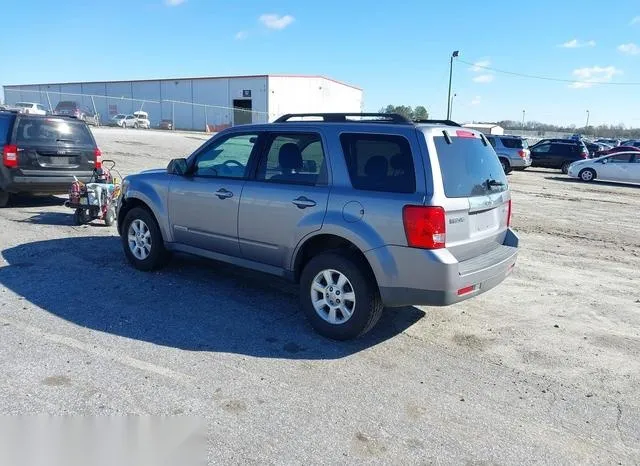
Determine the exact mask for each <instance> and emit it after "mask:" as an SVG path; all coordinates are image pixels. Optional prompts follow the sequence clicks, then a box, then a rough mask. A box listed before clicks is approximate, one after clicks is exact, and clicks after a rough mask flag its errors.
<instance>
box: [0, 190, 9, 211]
mask: <svg viewBox="0 0 640 466" xmlns="http://www.w3.org/2000/svg"><path fill="white" fill-rule="evenodd" d="M10 203H11V194H10V193H8V192H6V191H3V190H2V189H0V209H1V208H3V207H8V206H9V204H10Z"/></svg>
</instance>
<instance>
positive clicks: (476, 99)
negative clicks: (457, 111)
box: [471, 95, 482, 105]
mask: <svg viewBox="0 0 640 466" xmlns="http://www.w3.org/2000/svg"><path fill="white" fill-rule="evenodd" d="M481 101H482V98H481V97H480V96H479V95H477V96H475V97H474V98H473V100H472V101H471V105H480V102H481Z"/></svg>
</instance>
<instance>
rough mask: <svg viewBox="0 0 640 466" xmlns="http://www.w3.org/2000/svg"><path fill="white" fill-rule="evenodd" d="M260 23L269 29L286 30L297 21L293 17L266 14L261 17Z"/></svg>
mask: <svg viewBox="0 0 640 466" xmlns="http://www.w3.org/2000/svg"><path fill="white" fill-rule="evenodd" d="M259 19H260V22H261V23H262V24H264V25H265V26H266V27H268V28H269V29H277V30H280V29H284V28H286V27H287V26H289V25H290V24H291V23H293V22H294V21H295V20H296V19H295V18H294V17H293V16H291V15H284V16H280V15H276V14H273V13H269V14H264V15H262V16H260V18H259Z"/></svg>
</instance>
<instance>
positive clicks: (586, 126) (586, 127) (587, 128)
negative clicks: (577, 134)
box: [584, 110, 590, 133]
mask: <svg viewBox="0 0 640 466" xmlns="http://www.w3.org/2000/svg"><path fill="white" fill-rule="evenodd" d="M589 116H590V114H589V110H587V124H586V125H584V132H585V133H586V132H587V131H588V130H589Z"/></svg>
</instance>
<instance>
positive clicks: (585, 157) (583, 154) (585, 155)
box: [580, 149, 589, 159]
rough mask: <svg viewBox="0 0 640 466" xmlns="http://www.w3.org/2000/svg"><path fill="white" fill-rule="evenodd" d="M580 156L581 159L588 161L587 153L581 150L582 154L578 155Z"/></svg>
mask: <svg viewBox="0 0 640 466" xmlns="http://www.w3.org/2000/svg"><path fill="white" fill-rule="evenodd" d="M580 155H582V158H583V159H588V158H589V152H588V151H586V150H584V149H583V150H582V154H580Z"/></svg>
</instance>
